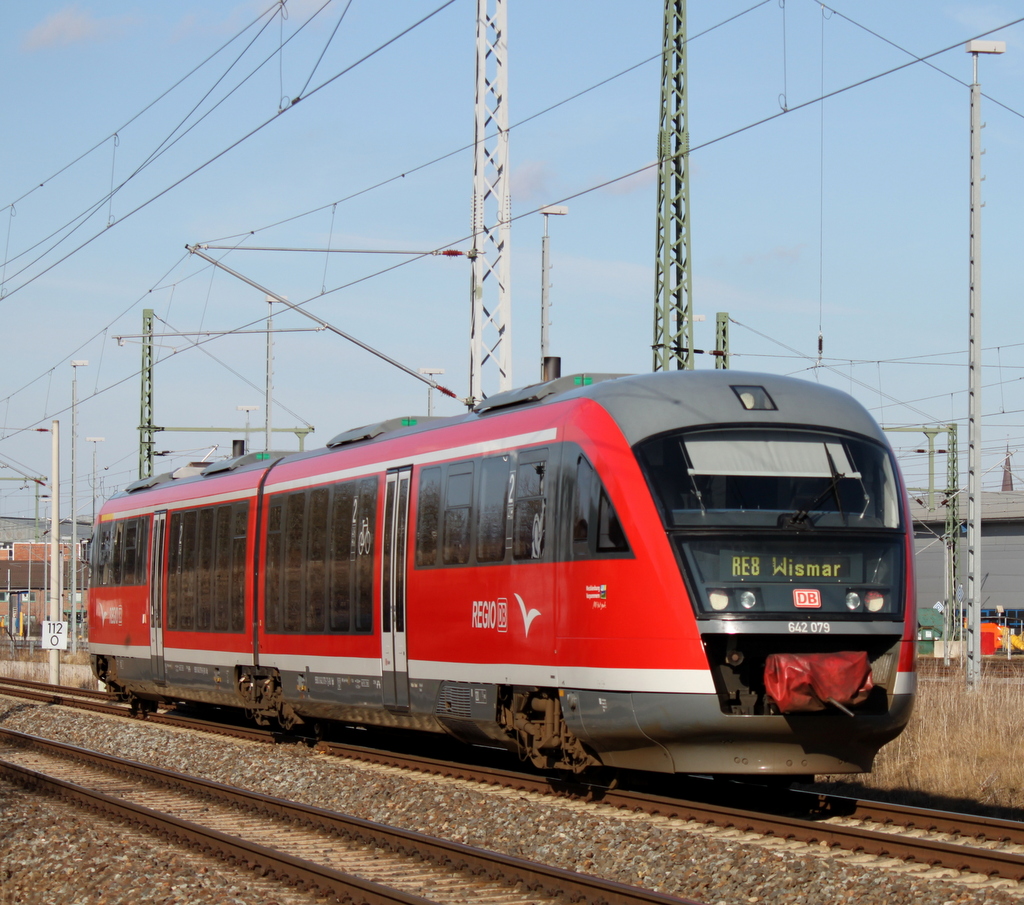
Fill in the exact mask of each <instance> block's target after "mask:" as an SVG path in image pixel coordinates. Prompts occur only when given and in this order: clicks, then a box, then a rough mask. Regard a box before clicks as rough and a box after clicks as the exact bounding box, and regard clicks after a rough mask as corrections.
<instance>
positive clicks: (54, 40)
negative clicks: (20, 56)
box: [21, 5, 132, 50]
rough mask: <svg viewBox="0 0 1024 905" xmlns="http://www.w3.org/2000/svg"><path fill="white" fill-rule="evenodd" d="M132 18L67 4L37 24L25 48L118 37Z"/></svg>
mask: <svg viewBox="0 0 1024 905" xmlns="http://www.w3.org/2000/svg"><path fill="white" fill-rule="evenodd" d="M131 21H132V20H131V19H130V18H128V17H120V18H107V19H97V18H95V17H94V16H93V15H92V14H91V13H89V12H86V11H84V10H81V9H79V8H78V7H77V6H75V5H71V6H65V7H64V9H61V10H58V11H57V12H55V13H53V14H52V15H50V16H47V18H46V19H45V20H44V21H43V22H41V23H40V24H39V25H37V26H36V27H35V28H33V29H32V30H31V31H29V33H28V34H27V35H25V38H24V39H23V40H22V42H21V46H22V48H23V49H24V50H43V49H46V48H48V47H67V46H69V45H71V44H82V43H84V42H97V41H106V40H108V39H110V38H114V37H117V36H118V35H119V34H121V32H122V31H123V30H124V28H125V27H126V26H127V25H128V24H129V23H130V22H131Z"/></svg>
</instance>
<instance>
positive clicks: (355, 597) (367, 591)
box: [352, 477, 377, 632]
mask: <svg viewBox="0 0 1024 905" xmlns="http://www.w3.org/2000/svg"><path fill="white" fill-rule="evenodd" d="M376 531H377V478H375V477H373V478H363V479H362V480H361V481H359V534H358V537H357V538H356V541H357V545H356V567H355V576H354V578H355V581H354V585H355V586H354V588H353V593H352V602H353V604H354V606H353V610H354V612H353V616H354V617H355V618H354V620H353V621H354V622H355V625H354V626H353V631H356V632H372V631H373V575H374V570H373V556H374V551H373V539H374V537H375V536H376Z"/></svg>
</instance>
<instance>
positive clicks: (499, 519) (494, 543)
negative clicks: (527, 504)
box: [476, 455, 509, 562]
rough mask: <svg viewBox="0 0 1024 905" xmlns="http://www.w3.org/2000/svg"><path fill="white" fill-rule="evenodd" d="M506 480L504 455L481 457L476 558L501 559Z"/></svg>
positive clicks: (505, 459)
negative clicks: (482, 458)
mask: <svg viewBox="0 0 1024 905" xmlns="http://www.w3.org/2000/svg"><path fill="white" fill-rule="evenodd" d="M508 483H509V457H508V456H507V455H506V456H493V457H491V458H489V459H484V460H483V462H482V463H481V464H480V498H479V502H478V507H477V527H476V558H477V562H501V561H502V560H504V559H505V489H506V487H507V486H508Z"/></svg>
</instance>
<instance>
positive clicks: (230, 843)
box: [0, 728, 699, 905]
mask: <svg viewBox="0 0 1024 905" xmlns="http://www.w3.org/2000/svg"><path fill="white" fill-rule="evenodd" d="M0 738H6V739H10V740H11V741H12V742H14V743H17V744H19V745H23V746H30V747H34V748H38V749H42V750H44V751H47V752H53V753H57V754H59V755H60V756H62V757H66V758H70V759H74V760H76V761H80V762H83V763H86V764H89V765H91V766H97V767H100V768H102V769H105V770H110V771H115V772H117V773H120V774H123V775H128V776H131V777H133V778H136V777H137V778H141V779H143V780H145V781H146V782H150V783H158V784H160V785H164V786H167V787H171V788H176V789H182V790H185V791H187V792H190V793H194V794H201V795H204V796H206V797H208V798H210V799H213V800H216V801H218V802H220V803H228V804H231V805H233V806H235V807H238V808H241V809H244V810H248V811H253V812H256V813H259V814H261V815H266V816H267V817H275V818H277V819H280V820H285V821H288V822H291V823H295V824H300V825H303V826H306V827H313V828H319V829H322V830H325V831H328V832H332V833H337V834H338V835H340V836H343V837H346V838H349V839H354V840H357V841H358V842H360V843H361V844H366V845H372V846H380V847H383V848H386V849H388V850H390V851H393V852H396V853H410V852H411V853H414V854H415V855H416V856H418V857H423V858H427V859H428V860H430V861H432V862H433V863H435V864H439V865H442V866H447V867H451V868H453V869H456V870H465V871H468V872H469V873H472V874H476V875H480V876H482V877H487V878H491V879H497V878H501V879H499V882H503V883H507V884H508V885H509V887H510V888H512V887H514V885H515V884H516V883H519V882H522V883H524V884H525V885H526V886H527V887H528V888H531V889H535V890H539V891H541V892H543V893H544V894H546V895H548V896H552V897H557V898H564V899H567V900H568V901H572V902H577V901H583V902H587V903H604V905H699V903H696V902H695V901H694V900H692V899H684V898H680V897H678V896H673V895H668V894H665V893H659V892H654V891H652V890H647V889H642V888H640V887H634V886H628V885H626V884H624V883H618V882H615V881H612V880H603V879H601V878H599V877H593V876H589V875H587V874H581V873H577V872H575V871H571V870H565V869H563V868H558V867H551V866H547V865H543V864H539V863H537V862H534V861H529V860H526V859H524V858H516V857H513V856H509V855H503V854H500V853H498V852H492V851H488V850H486V849H478V848H474V847H473V846H469V845H464V844H462V843H459V842H451V841H448V840H444V839H439V838H436V837H432V836H428V835H426V834H423V833H417V832H413V831H411V830H403V829H398V828H396V827H389V826H386V825H384V824H380V823H375V822H373V821H370V820H365V819H362V818H359V817H353V816H350V815H346V814H340V813H338V812H336V811H329V810H326V809H324V808H319V807H316V806H313V805H306V804H300V803H297V802H291V801H286V800H284V799H281V798H276V797H273V796H270V795H263V794H260V793H258V792H251V791H248V790H246V789H239V788H235V787H233V786H228V785H225V784H223V783H219V782H214V781H212V780H207V779H202V778H200V777H196V776H189V775H186V774H181V773H175V772H174V771H170V770H164V769H162V768H159V767H152V766H149V765H147V764H141V763H138V762H135V761H129V760H125V759H123V758H119V757H115V756H113V755H107V754H102V753H99V752H96V751H90V750H88V749H85V748H80V747H77V746H74V745H67V744H65V743H63V742H56V741H52V740H49V739H41V738H36V737H35V736H31V735H27V734H25V733H21V732H16V731H14V730H10V729H3V728H0ZM0 770H3V771H12V772H14V773H16V774H18V775H19V776H23V777H25V779H24V780H23V781H25V782H32V783H37V784H41V785H50V786H53V787H55V788H57V787H59V789H60V790H61V793H62V794H66V795H68V796H71V797H74V798H75V799H76V800H88V801H90V802H92V801H95V802H97V803H98V804H99V805H102V807H103V808H104V809H105V810H111V809H112V810H113V812H115V813H117V814H119V815H123V818H124V819H129V820H132V821H133V822H134V821H136V820H137V821H139V822H142V823H144V824H145V825H147V826H154V827H157V826H159V827H163V826H164V825H165V824H166V826H167V827H168V828H167V829H166V830H163V829H161V831H164V832H172V833H181V834H182V836H181V838H193V837H194V838H196V839H198V840H200V842H201V844H203V845H210V846H211V847H212V848H213V849H214V850H215V851H218V852H221V851H223V852H225V853H226V854H227V855H228V856H230V857H237V858H239V860H241V861H243V862H244V863H259V864H261V865H267V864H271V865H273V869H274V870H275V871H278V870H279V871H281V872H282V874H283V875H286V876H289V877H294V878H296V879H297V881H298V882H301V883H304V884H309V885H311V886H313V887H315V888H319V889H328V890H331V891H334V887H333V886H331V885H329V884H332V883H336V882H345V883H347V882H348V877H349V875H346V874H339V872H338V871H334V870H333V869H329V868H321V867H319V866H317V865H313V864H312V863H311V862H305V861H302V860H301V859H296V858H293V857H292V856H287V855H283V854H282V853H279V852H277V851H276V850H273V849H269V848H266V847H264V846H259V845H257V844H254V843H248V842H243V841H241V840H239V839H238V838H237V837H234V836H228V835H226V834H223V833H220V832H218V831H216V830H211V829H207V828H203V827H199V832H198V833H196V829H195V827H197V825H195V824H191V823H190V822H189V821H182V820H180V819H178V818H174V817H170V816H168V815H161V814H158V813H157V812H155V811H152V810H151V809H149V808H145V807H143V806H142V805H135V804H130V803H128V802H125V801H122V800H120V799H116V798H111V797H110V796H107V795H104V794H103V793H100V792H93V791H92V790H89V789H86V788H84V787H82V786H78V785H77V784H75V783H69V782H67V781H65V780H59V779H54V778H51V777H46V776H44V775H43V774H40V773H38V771H33V770H29V769H28V768H24V767H20V766H18V765H14V764H8V763H6V762H4V761H0ZM90 806H92V805H91V804H90ZM235 847H238V851H236V849H235ZM282 857H283V858H284V860H283V861H281V862H280V863H278V861H279V860H280V859H281V858H282ZM253 859H256V860H255V861H253ZM335 875H339V876H335ZM356 879H358V878H356ZM359 882H360V883H362V884H368V885H369V887H377V886H378V884H373V883H370V881H364V880H359ZM325 884H328V885H325ZM381 890H386V887H380V888H379V889H378V891H377V892H378V893H379V894H381V895H384V894H385V893H384V892H381ZM387 894H392V895H393V893H391V891H389V890H388V891H387ZM398 895H401V896H404V895H406V894H403V893H398ZM367 901H374V902H375V901H381V902H410V903H426V902H427V901H429V900H427V899H422V898H419V897H415V896H412V897H407V898H381V899H379V900H377V899H368V900H367Z"/></svg>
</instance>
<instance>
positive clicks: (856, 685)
mask: <svg viewBox="0 0 1024 905" xmlns="http://www.w3.org/2000/svg"><path fill="white" fill-rule="evenodd" d="M764 687H765V691H767V692H768V694H769V695H771V697H772V698H773V700H774V701H775V703H776V704H777V705H778V707H779V710H781V711H782V712H783V713H805V712H807V711H811V710H824V709H825V707H826V705H827V704H828V703H829V702H834V703H838V704H842V705H844V706H850V705H853V704H860V703H861V702H862V701H865V700H867V696H868V694H869V693H870V692H871V689H872V688H873V687H874V683H873V682H872V681H871V662H870V661H869V660H868V655H867V653H866V652H865V651H839V652H838V653H834V654H769V656H768V658H767V660H765V664H764Z"/></svg>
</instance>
